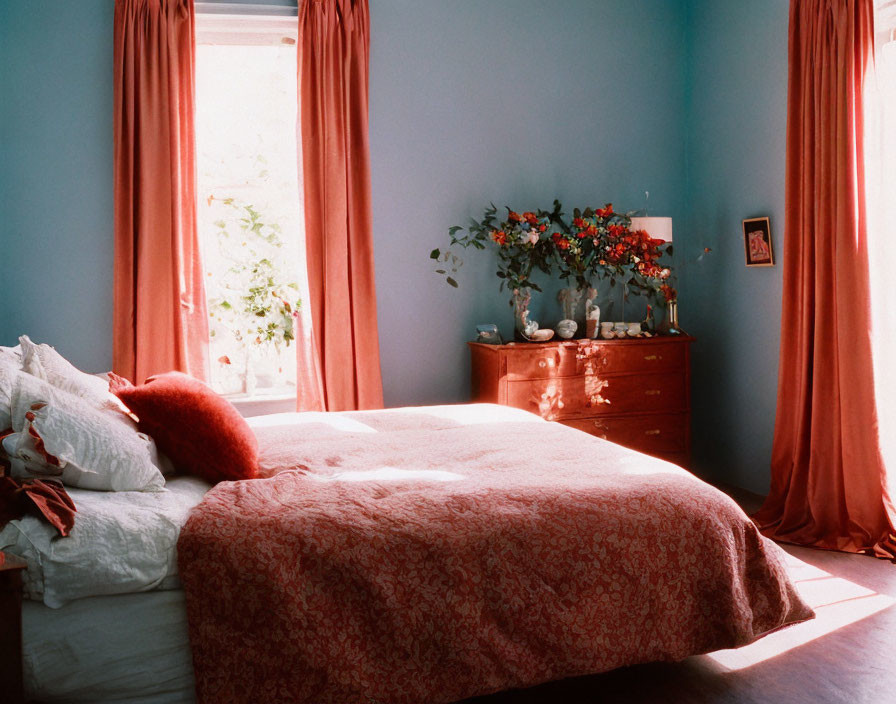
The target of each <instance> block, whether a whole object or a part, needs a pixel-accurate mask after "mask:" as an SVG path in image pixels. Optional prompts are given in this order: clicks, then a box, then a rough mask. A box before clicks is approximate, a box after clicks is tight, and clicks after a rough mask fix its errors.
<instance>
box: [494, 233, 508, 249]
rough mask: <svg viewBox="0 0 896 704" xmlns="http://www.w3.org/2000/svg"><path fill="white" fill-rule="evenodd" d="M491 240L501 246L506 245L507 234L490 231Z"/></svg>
mask: <svg viewBox="0 0 896 704" xmlns="http://www.w3.org/2000/svg"><path fill="white" fill-rule="evenodd" d="M492 239H493V240H494V241H495V242H497V243H498V244H499V245H501V246H503V245H505V244H507V233H506V232H504V230H492Z"/></svg>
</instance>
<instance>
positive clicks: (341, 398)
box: [298, 0, 383, 411]
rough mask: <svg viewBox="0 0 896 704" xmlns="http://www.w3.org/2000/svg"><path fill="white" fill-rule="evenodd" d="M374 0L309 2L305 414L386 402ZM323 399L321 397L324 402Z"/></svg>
mask: <svg viewBox="0 0 896 704" xmlns="http://www.w3.org/2000/svg"><path fill="white" fill-rule="evenodd" d="M369 47H370V17H369V10H368V3H367V0H304V1H303V2H300V7H299V41H298V82H299V85H298V88H299V96H300V104H301V113H300V120H299V121H300V127H299V129H300V131H301V153H302V175H303V188H304V202H305V240H306V256H307V260H306V263H307V269H308V288H309V299H310V300H309V307H310V313H311V315H310V319H311V326H312V331H311V335H310V340H311V342H310V348H306V347H305V346H303V345H299V355H298V358H299V360H298V364H299V369H298V376H299V399H298V404H299V408H300V409H308V408H315V407H318V408H323V409H325V410H329V411H340V410H352V409H367V408H380V407H382V405H383V392H382V378H381V373H380V356H379V338H378V332H377V311H376V285H375V277H374V261H373V225H372V215H371V192H370V154H369V144H368V74H369ZM315 397H316V398H315Z"/></svg>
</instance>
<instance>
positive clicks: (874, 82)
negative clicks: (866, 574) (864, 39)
mask: <svg viewBox="0 0 896 704" xmlns="http://www.w3.org/2000/svg"><path fill="white" fill-rule="evenodd" d="M875 31H876V36H875V43H876V46H877V55H876V57H875V70H874V72H873V73H872V74H870V79H869V81H868V82H867V83H866V86H865V96H866V104H865V119H866V124H865V138H866V150H865V185H866V193H867V198H868V245H869V252H870V255H871V256H870V274H871V304H872V305H871V308H872V311H871V312H872V330H873V333H874V335H873V339H872V341H873V345H874V349H873V353H874V355H873V356H874V381H875V396H876V398H877V408H878V415H879V426H880V430H881V432H880V438H881V450H882V452H883V457H884V462H885V464H886V465H887V467H888V472H887V477H888V480H889V484H890V494H891V496H894V497H896V403H894V401H893V399H894V398H896V368H894V365H893V362H892V360H893V353H894V351H896V306H894V305H893V303H892V298H893V295H892V291H893V285H892V281H893V272H894V271H896V247H894V246H893V242H894V241H896V199H894V198H893V194H894V193H896V0H877V1H876V2H875Z"/></svg>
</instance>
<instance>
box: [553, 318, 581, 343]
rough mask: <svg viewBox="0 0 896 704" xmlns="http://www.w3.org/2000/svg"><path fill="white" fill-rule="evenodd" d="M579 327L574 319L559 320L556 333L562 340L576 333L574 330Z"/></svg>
mask: <svg viewBox="0 0 896 704" xmlns="http://www.w3.org/2000/svg"><path fill="white" fill-rule="evenodd" d="M578 329H579V326H578V324H577V323H576V321H575V320H569V319H568V318H567V319H566V320H561V321H560V322H559V323H557V328H556V330H557V334H558V335H559V336H560V337H562V338H563V339H564V340H569V339H571V338H572V336H573V335H575V334H576V330H578Z"/></svg>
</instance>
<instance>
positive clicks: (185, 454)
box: [109, 372, 258, 483]
mask: <svg viewBox="0 0 896 704" xmlns="http://www.w3.org/2000/svg"><path fill="white" fill-rule="evenodd" d="M109 390H110V391H112V393H114V394H115V395H116V396H118V398H120V399H121V400H122V402H123V403H124V405H125V406H127V407H128V409H130V411H131V412H132V413H133V414H134V415H136V416H137V418H138V419H139V420H138V422H137V427H138V429H139V430H140V432H143V433H146V434H147V435H149V436H150V437H152V439H153V440H155V441H156V445H157V446H158V448H159V450H161V451H162V452H163V453H165V454H166V455H167V456H168V457H169V458H170V459H171V461H172V462H173V463H174V466H175V467H177V468H178V469H179V470H181V471H184V472H188V473H190V474H193V475H195V476H197V477H201V478H202V479H205V480H207V481H209V482H213V483H214V482H219V481H222V480H225V479H252V478H253V477H255V476H256V474H257V472H258V441H257V439H256V438H255V434H254V433H253V432H252V429H251V428H250V427H249V426H248V424H247V423H246V420H245V419H244V418H243V417H242V416H241V415H240V413H239V411H237V410H236V408H234V407H233V404H231V403H230V402H229V401H228V400H227V399H225V398H222V397H221V396H219V395H218V394H216V393H215V392H214V391H212V390H211V389H210V388H209V387H208V386H206V385H205V384H204V383H202V382H201V381H199V380H197V379H194V378H193V377H191V376H188V375H187V374H183V373H181V372H168V373H167V374H158V375H156V376H151V377H149V379H147V380H146V383H145V384H143V385H142V386H134V385H132V384H131V383H130V382H129V381H128V380H127V379H123V378H122V377H120V376H117V375H116V374H110V375H109Z"/></svg>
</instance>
